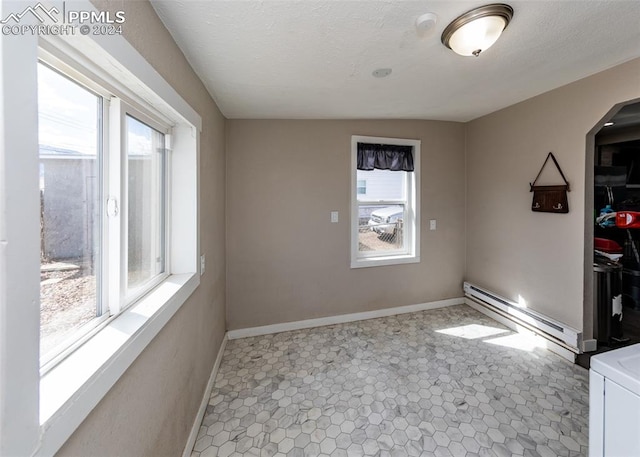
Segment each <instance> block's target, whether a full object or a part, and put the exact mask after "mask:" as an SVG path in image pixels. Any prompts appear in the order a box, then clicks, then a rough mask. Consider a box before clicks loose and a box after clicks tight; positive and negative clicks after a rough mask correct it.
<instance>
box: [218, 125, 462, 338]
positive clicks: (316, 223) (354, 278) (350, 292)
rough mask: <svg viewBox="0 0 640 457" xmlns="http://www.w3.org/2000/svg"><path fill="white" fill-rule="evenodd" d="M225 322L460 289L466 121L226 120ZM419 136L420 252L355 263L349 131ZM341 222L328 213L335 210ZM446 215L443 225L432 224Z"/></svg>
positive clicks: (424, 297) (285, 318)
mask: <svg viewBox="0 0 640 457" xmlns="http://www.w3.org/2000/svg"><path fill="white" fill-rule="evenodd" d="M226 125H227V130H226V138H227V252H228V256H227V301H228V306H227V326H228V328H229V329H230V330H231V329H239V328H247V327H254V326H260V325H267V324H274V323H281V322H289V321H296V320H301V319H310V318H317V317H324V316H334V315H338V314H346V313H354V312H361V311H369V310H375V309H380V308H388V307H393V306H401V305H410V304H416V303H423V302H429V301H434V300H440V299H446V298H453V297H460V296H461V295H462V292H461V287H462V282H461V280H462V276H463V271H464V239H465V233H464V225H465V224H464V213H465V201H464V198H465V197H464V125H463V124H460V123H453V122H432V121H345V120H342V121H278V120H275V121H274V120H228V121H227V124H226ZM354 134H355V135H370V136H382V137H397V138H414V139H420V140H422V148H421V150H422V159H421V160H422V170H421V172H422V176H421V179H422V193H421V200H422V208H421V222H422V224H421V225H422V233H421V259H422V261H421V262H420V263H419V264H408V265H394V266H384V267H373V268H359V269H350V267H349V256H350V245H349V238H350V227H349V219H350V216H349V214H350V206H349V205H350V154H351V135H354ZM332 210H337V211H339V212H340V222H339V223H337V224H332V223H330V211H332ZM429 219H437V221H438V229H437V230H436V231H429V230H428V220H429Z"/></svg>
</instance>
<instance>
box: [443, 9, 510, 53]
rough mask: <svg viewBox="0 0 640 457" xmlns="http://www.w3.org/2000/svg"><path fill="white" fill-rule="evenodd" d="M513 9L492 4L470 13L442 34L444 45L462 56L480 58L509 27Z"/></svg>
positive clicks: (461, 17)
mask: <svg viewBox="0 0 640 457" xmlns="http://www.w3.org/2000/svg"><path fill="white" fill-rule="evenodd" d="M512 17H513V9H512V8H511V7H510V6H509V5H505V4H501V3H499V4H492V5H486V6H482V7H480V8H476V9H474V10H471V11H468V12H467V13H465V14H463V15H462V16H460V17H458V18H457V19H456V20H454V21H453V22H452V23H451V24H449V25H448V26H447V27H446V28H445V29H444V32H443V33H442V43H443V44H444V45H445V46H447V47H448V48H450V49H451V50H453V51H454V52H456V53H457V54H460V55H461V56H478V55H479V54H480V53H481V52H482V51H485V50H487V49H489V48H490V47H491V46H492V45H493V44H494V43H495V42H496V41H497V40H498V38H499V37H500V35H501V34H502V31H503V30H504V29H505V28H506V27H507V25H509V21H510V20H511V18H512Z"/></svg>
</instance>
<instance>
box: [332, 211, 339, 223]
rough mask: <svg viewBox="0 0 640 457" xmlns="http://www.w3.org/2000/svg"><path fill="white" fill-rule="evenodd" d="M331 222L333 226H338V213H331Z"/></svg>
mask: <svg viewBox="0 0 640 457" xmlns="http://www.w3.org/2000/svg"><path fill="white" fill-rule="evenodd" d="M331 222H332V223H333V224H336V223H337V222H338V212H337V211H331Z"/></svg>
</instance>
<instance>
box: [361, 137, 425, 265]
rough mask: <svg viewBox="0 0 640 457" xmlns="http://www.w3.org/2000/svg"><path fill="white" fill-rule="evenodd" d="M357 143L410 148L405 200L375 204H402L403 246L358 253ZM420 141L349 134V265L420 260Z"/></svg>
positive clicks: (373, 202)
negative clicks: (403, 210) (411, 159)
mask: <svg viewBox="0 0 640 457" xmlns="http://www.w3.org/2000/svg"><path fill="white" fill-rule="evenodd" d="M358 143H374V144H390V145H398V146H411V147H413V163H414V168H415V169H414V171H413V172H407V173H406V180H405V185H406V189H405V195H406V200H403V201H398V200H380V201H371V202H367V203H371V204H376V205H388V206H391V205H397V204H399V203H403V204H406V207H405V218H406V220H405V221H404V237H403V247H402V248H401V249H397V250H390V251H386V252H381V251H377V252H370V253H369V252H367V253H361V252H359V250H358V224H359V217H358V208H359V206H360V204H359V202H358V195H359V194H358V187H357V185H358V174H357V171H358V170H357V165H358ZM420 144H421V142H420V140H413V139H403V138H383V137H374V136H361V135H353V136H352V137H351V268H363V267H377V266H384V265H397V264H406V263H418V262H420Z"/></svg>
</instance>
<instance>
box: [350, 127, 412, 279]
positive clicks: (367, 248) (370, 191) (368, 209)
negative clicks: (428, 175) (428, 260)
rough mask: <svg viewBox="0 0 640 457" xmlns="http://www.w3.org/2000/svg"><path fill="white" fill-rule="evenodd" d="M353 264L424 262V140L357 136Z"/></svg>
mask: <svg viewBox="0 0 640 457" xmlns="http://www.w3.org/2000/svg"><path fill="white" fill-rule="evenodd" d="M351 154H352V157H351V168H352V170H351V173H352V174H351V179H352V181H351V182H352V185H351V267H352V268H359V267H372V266H379V265H391V264H397V263H413V262H419V261H420V257H419V245H420V244H419V234H420V226H419V221H420V217H419V203H418V195H419V182H420V176H419V173H420V167H419V163H420V162H419V161H420V141H418V140H401V139H395V138H377V137H361V136H353V137H352V151H351Z"/></svg>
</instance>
